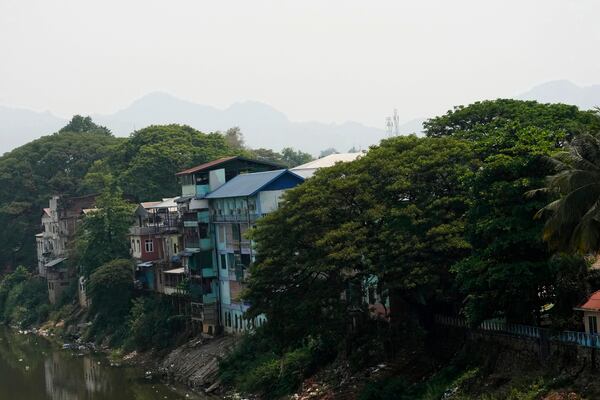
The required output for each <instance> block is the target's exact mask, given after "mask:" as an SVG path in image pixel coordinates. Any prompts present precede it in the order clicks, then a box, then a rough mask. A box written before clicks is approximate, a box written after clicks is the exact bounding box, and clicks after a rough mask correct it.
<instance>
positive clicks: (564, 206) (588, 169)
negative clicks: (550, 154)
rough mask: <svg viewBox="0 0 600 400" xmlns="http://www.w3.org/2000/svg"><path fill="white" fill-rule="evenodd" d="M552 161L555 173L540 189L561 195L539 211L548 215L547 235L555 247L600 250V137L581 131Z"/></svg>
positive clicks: (541, 214)
mask: <svg viewBox="0 0 600 400" xmlns="http://www.w3.org/2000/svg"><path fill="white" fill-rule="evenodd" d="M552 161H553V163H552V164H553V166H554V167H555V168H556V169H555V172H556V173H555V174H554V175H552V176H551V177H550V178H549V179H548V180H547V182H546V184H547V186H546V188H545V189H543V190H541V191H543V192H545V193H550V194H553V195H556V196H558V198H557V199H556V200H554V201H552V202H551V203H549V204H547V205H546V206H544V207H543V208H542V209H541V210H540V212H539V213H538V216H539V217H542V216H546V217H547V218H546V224H545V228H544V239H545V240H546V241H547V242H548V243H549V244H550V246H551V247H552V248H554V249H558V250H562V251H570V252H575V253H580V254H584V255H587V254H590V253H593V254H595V253H597V252H598V250H600V226H599V225H598V221H599V220H600V209H599V204H600V140H599V139H598V138H597V137H595V136H593V135H590V134H582V135H579V136H577V137H575V138H574V139H573V140H572V141H571V143H569V145H568V146H566V148H565V150H564V151H562V152H560V153H558V154H556V155H555V156H554V158H553V159H552Z"/></svg>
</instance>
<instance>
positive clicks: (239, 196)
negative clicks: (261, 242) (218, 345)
mask: <svg viewBox="0 0 600 400" xmlns="http://www.w3.org/2000/svg"><path fill="white" fill-rule="evenodd" d="M303 181H304V178H302V177H300V176H298V175H296V174H295V173H293V172H291V171H289V170H286V169H281V170H275V171H266V172H256V173H250V174H241V175H238V176H236V177H235V178H233V179H231V180H230V181H229V182H227V183H226V184H224V185H223V186H221V187H219V188H218V189H216V190H215V191H213V192H211V193H210V194H208V195H207V196H206V199H208V200H209V206H210V221H211V222H212V224H213V226H214V229H213V233H214V237H215V243H216V246H215V251H214V253H215V258H216V260H217V264H218V267H219V268H218V281H219V294H220V296H219V300H220V301H219V304H220V306H221V307H220V308H221V310H220V313H221V315H220V317H221V324H222V326H223V327H224V329H225V331H226V332H230V333H233V332H241V331H245V330H247V329H251V328H252V327H254V326H257V325H260V324H261V323H262V322H264V318H262V317H259V318H258V319H257V320H252V321H250V320H247V319H245V318H244V313H245V312H246V311H247V310H248V307H249V304H247V303H244V301H243V300H242V299H241V297H240V296H241V293H242V290H243V285H244V280H245V279H246V278H247V276H248V268H249V266H250V264H251V263H252V262H253V261H254V251H253V244H252V242H251V241H250V240H248V239H247V238H246V235H245V233H246V231H247V230H248V229H250V228H251V227H252V226H254V223H255V222H256V220H257V219H259V218H260V217H262V216H263V215H265V214H268V213H270V212H272V211H274V210H276V209H277V207H278V206H279V202H280V199H281V196H282V194H283V193H284V192H285V191H286V190H287V189H290V188H293V187H295V186H297V185H299V184H301V183H302V182H303Z"/></svg>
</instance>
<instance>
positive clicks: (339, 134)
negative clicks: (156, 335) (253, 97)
mask: <svg viewBox="0 0 600 400" xmlns="http://www.w3.org/2000/svg"><path fill="white" fill-rule="evenodd" d="M91 117H92V119H93V120H94V121H95V122H96V123H98V124H100V125H104V126H106V127H108V128H109V129H110V130H111V131H112V132H113V133H114V134H115V135H117V136H127V135H129V134H130V133H131V132H133V131H134V130H136V129H141V128H144V127H146V126H148V125H152V124H169V123H179V124H187V125H190V126H192V127H194V128H196V129H198V130H201V131H203V132H213V131H225V130H227V129H229V128H231V127H233V126H239V127H240V128H241V130H242V133H243V134H244V138H245V140H246V144H247V145H248V146H250V147H252V148H259V147H265V148H269V149H275V150H281V149H282V148H284V147H293V148H296V149H300V150H303V151H307V152H309V153H311V154H315V155H318V154H319V152H320V151H321V150H324V149H326V148H330V147H333V148H335V149H337V150H338V151H341V152H345V151H347V150H349V149H350V148H352V147H355V148H363V149H366V148H368V146H370V145H372V144H375V143H378V142H379V141H380V140H381V139H382V138H383V137H385V136H386V132H385V131H384V130H383V129H379V128H374V127H369V126H365V125H363V124H360V123H358V122H351V121H349V122H345V123H342V124H335V123H330V124H327V123H322V122H313V121H311V122H295V121H290V120H289V119H288V117H287V116H286V115H285V114H284V113H282V112H280V111H278V110H276V109H275V108H273V107H271V106H269V105H267V104H264V103H260V102H256V101H246V102H243V103H235V104H233V105H231V106H230V107H228V108H226V109H225V110H220V109H217V108H215V107H211V106H206V105H202V104H196V103H193V102H190V101H186V100H182V99H179V98H176V97H174V96H171V95H169V94H166V93H161V92H155V93H150V94H148V95H146V96H144V97H142V98H140V99H138V100H136V101H134V102H133V103H132V104H131V105H130V106H128V107H127V108H125V109H123V110H120V111H117V112H116V113H114V114H110V115H103V114H97V115H92V116H91ZM422 122H423V120H413V121H409V122H407V123H406V124H403V125H401V126H400V132H401V133H403V134H408V133H413V132H417V133H418V132H420V131H421V129H422ZM66 123H67V121H66V120H64V119H62V118H59V117H56V116H54V115H52V114H50V113H48V112H46V113H38V112H35V111H30V110H25V109H13V108H8V107H2V106H0V137H1V138H2V139H3V140H2V142H0V154H2V153H4V152H6V151H9V150H11V149H12V148H14V147H16V146H19V145H22V144H25V143H27V142H29V141H31V140H33V139H35V138H37V137H39V136H42V135H47V134H50V133H53V132H55V131H56V130H58V129H59V128H60V127H62V126H64V125H65V124H66Z"/></svg>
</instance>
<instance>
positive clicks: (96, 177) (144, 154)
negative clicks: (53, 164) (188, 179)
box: [86, 125, 238, 201]
mask: <svg viewBox="0 0 600 400" xmlns="http://www.w3.org/2000/svg"><path fill="white" fill-rule="evenodd" d="M237 152H238V150H236V149H233V148H231V147H230V146H228V145H227V142H226V140H225V138H224V137H223V136H222V135H221V134H219V133H209V134H205V133H202V132H200V131H197V130H195V129H193V128H191V127H189V126H185V125H154V126H149V127H147V128H144V129H141V130H138V131H135V132H134V133H132V134H131V136H130V137H129V139H127V140H124V141H123V142H121V143H120V144H119V146H117V147H116V148H114V150H113V151H112V152H111V153H110V154H109V155H107V157H106V158H105V159H103V160H101V161H99V162H97V163H95V164H94V166H93V168H92V169H91V170H90V174H89V175H88V176H87V179H86V181H87V183H88V186H89V187H90V188H91V189H95V190H100V189H101V187H98V185H101V184H102V182H105V181H106V180H107V179H106V178H103V176H110V177H111V178H109V179H108V180H109V181H114V182H115V183H116V184H117V185H118V186H119V187H121V188H122V189H123V191H124V192H125V193H126V194H128V195H132V196H135V197H136V198H138V200H140V201H147V200H156V199H161V198H164V197H170V196H175V195H177V194H178V193H179V192H180V190H181V189H180V186H179V183H178V182H177V179H176V178H175V174H176V173H177V172H179V171H181V170H183V169H185V168H189V167H191V166H193V165H197V164H202V163H205V162H208V161H211V160H214V159H216V158H219V157H224V156H231V155H235V154H238V153H237Z"/></svg>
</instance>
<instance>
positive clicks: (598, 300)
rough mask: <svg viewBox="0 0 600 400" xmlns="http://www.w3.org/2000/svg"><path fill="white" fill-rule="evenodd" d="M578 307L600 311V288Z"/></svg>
mask: <svg viewBox="0 0 600 400" xmlns="http://www.w3.org/2000/svg"><path fill="white" fill-rule="evenodd" d="M577 309H579V310H593V311H600V290H598V291H597V292H594V293H592V295H591V296H590V297H589V298H588V300H587V301H586V302H585V303H584V304H582V305H580V306H579V307H577Z"/></svg>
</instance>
